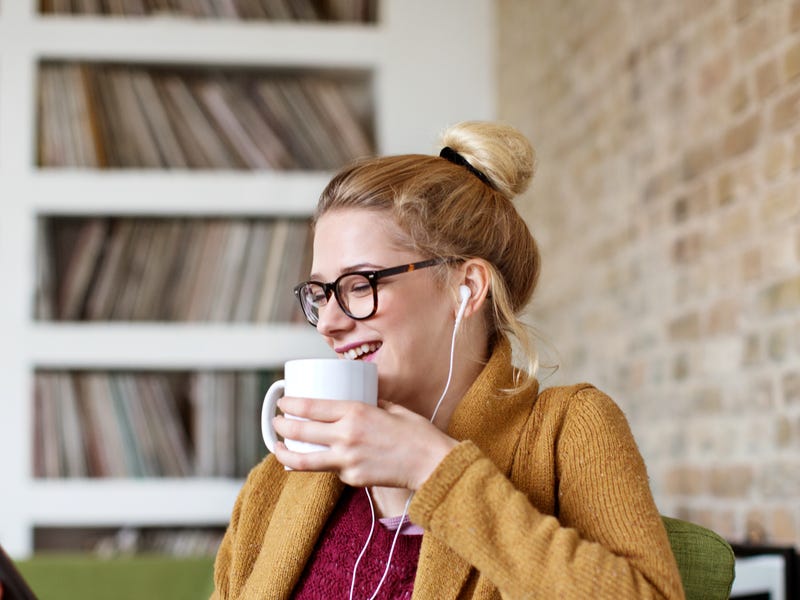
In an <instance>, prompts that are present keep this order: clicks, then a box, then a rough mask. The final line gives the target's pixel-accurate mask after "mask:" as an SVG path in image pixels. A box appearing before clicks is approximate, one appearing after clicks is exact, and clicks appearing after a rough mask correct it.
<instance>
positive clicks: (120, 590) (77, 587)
mask: <svg viewBox="0 0 800 600" xmlns="http://www.w3.org/2000/svg"><path fill="white" fill-rule="evenodd" d="M17 567H18V568H19V571H20V573H22V575H23V577H25V579H26V580H27V581H28V583H29V584H30V586H31V589H32V590H33V592H34V593H35V594H36V597H37V598H38V599H39V600H51V599H52V600H72V599H75V600H77V599H80V600H109V599H111V598H113V600H134V599H136V600H140V599H141V598H147V599H148V600H150V599H152V600H161V599H163V600H208V597H209V596H210V595H211V592H212V590H213V588H214V581H213V578H214V558H213V557H203V558H168V557H163V556H148V555H145V556H132V557H120V558H113V559H108V560H104V559H99V558H96V557H93V556H88V555H87V556H81V555H74V556H69V555H64V556H49V555H41V556H37V557H35V558H32V559H30V560H23V561H20V562H19V563H17Z"/></svg>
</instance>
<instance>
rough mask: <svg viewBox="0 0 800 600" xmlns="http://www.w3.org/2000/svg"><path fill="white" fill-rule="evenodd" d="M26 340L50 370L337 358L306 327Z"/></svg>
mask: <svg viewBox="0 0 800 600" xmlns="http://www.w3.org/2000/svg"><path fill="white" fill-rule="evenodd" d="M27 337H28V340H29V344H30V357H31V360H32V361H33V362H34V363H35V364H36V365H37V367H40V368H48V369H120V368H126V369H157V370H161V369H233V368H237V369H240V368H248V369H255V368H274V367H282V366H283V363H284V361H285V360H286V359H287V358H289V357H291V358H314V357H320V356H330V357H333V356H334V355H333V353H332V351H331V350H330V349H329V348H328V347H327V346H326V345H325V343H324V342H323V341H322V338H321V337H320V336H319V335H318V334H317V333H316V331H314V330H313V329H312V328H311V327H309V326H308V325H305V324H297V325H283V324H274V325H269V324H268V325H246V324H241V325H240V324H180V323H169V324H154V323H153V324H151V323H145V324H135V323H63V324H62V323H53V324H43V323H36V324H33V325H32V326H31V328H30V331H29V333H28V336H27Z"/></svg>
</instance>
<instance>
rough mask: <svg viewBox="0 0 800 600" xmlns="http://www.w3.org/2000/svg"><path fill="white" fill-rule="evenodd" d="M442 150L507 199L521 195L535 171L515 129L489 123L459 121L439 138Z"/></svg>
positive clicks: (530, 150) (525, 142)
mask: <svg viewBox="0 0 800 600" xmlns="http://www.w3.org/2000/svg"><path fill="white" fill-rule="evenodd" d="M442 146H449V147H450V148H452V149H453V150H455V151H456V152H458V153H459V154H460V155H461V156H462V157H464V159H466V160H467V162H469V164H470V165H472V166H473V167H474V168H475V169H477V170H478V171H481V172H482V173H483V174H485V175H486V177H487V178H488V179H489V181H491V183H492V185H493V186H494V187H495V188H496V189H497V190H498V191H499V192H500V193H501V194H503V195H504V196H505V197H507V198H509V199H511V198H513V197H514V196H516V195H518V194H521V193H522V192H524V191H525V190H526V189H527V187H528V185H529V184H530V182H531V180H532V179H533V173H534V170H535V168H536V154H535V152H534V150H533V147H532V146H531V144H530V142H529V141H528V139H527V138H526V137H525V136H524V135H522V134H521V133H520V132H519V131H517V130H516V129H515V128H513V127H511V126H510V125H505V124H503V123H496V122H490V121H462V122H460V123H456V124H455V125H452V126H451V127H448V128H447V129H446V130H445V132H444V133H443V134H442Z"/></svg>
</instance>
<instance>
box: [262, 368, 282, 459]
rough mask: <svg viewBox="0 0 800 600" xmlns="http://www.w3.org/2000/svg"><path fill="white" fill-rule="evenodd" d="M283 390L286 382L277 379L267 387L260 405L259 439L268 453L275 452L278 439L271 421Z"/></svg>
mask: <svg viewBox="0 0 800 600" xmlns="http://www.w3.org/2000/svg"><path fill="white" fill-rule="evenodd" d="M285 389H286V382H285V381H284V380H283V379H279V380H278V381H276V382H275V383H273V384H272V385H271V386H269V389H268V390H267V393H266V394H264V403H263V404H262V405H261V437H263V438H264V443H265V444H266V445H267V448H268V449H269V451H270V452H275V446H276V445H277V443H278V437H277V436H276V435H275V430H274V429H273V428H272V419H274V418H275V411H276V409H277V408H278V407H277V403H278V400H279V399H280V398H282V397H283V392H284V390H285Z"/></svg>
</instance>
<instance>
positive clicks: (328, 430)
mask: <svg viewBox="0 0 800 600" xmlns="http://www.w3.org/2000/svg"><path fill="white" fill-rule="evenodd" d="M272 426H273V427H274V428H275V432H276V433H277V434H278V435H280V436H281V437H282V438H284V439H289V440H297V441H298V442H310V443H312V444H324V445H325V446H330V445H331V444H333V443H335V442H336V440H337V439H338V436H337V434H336V430H335V428H334V425H333V424H332V423H329V422H326V421H306V420H300V419H294V418H292V417H291V416H281V415H278V416H276V417H275V418H274V419H273V420H272Z"/></svg>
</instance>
